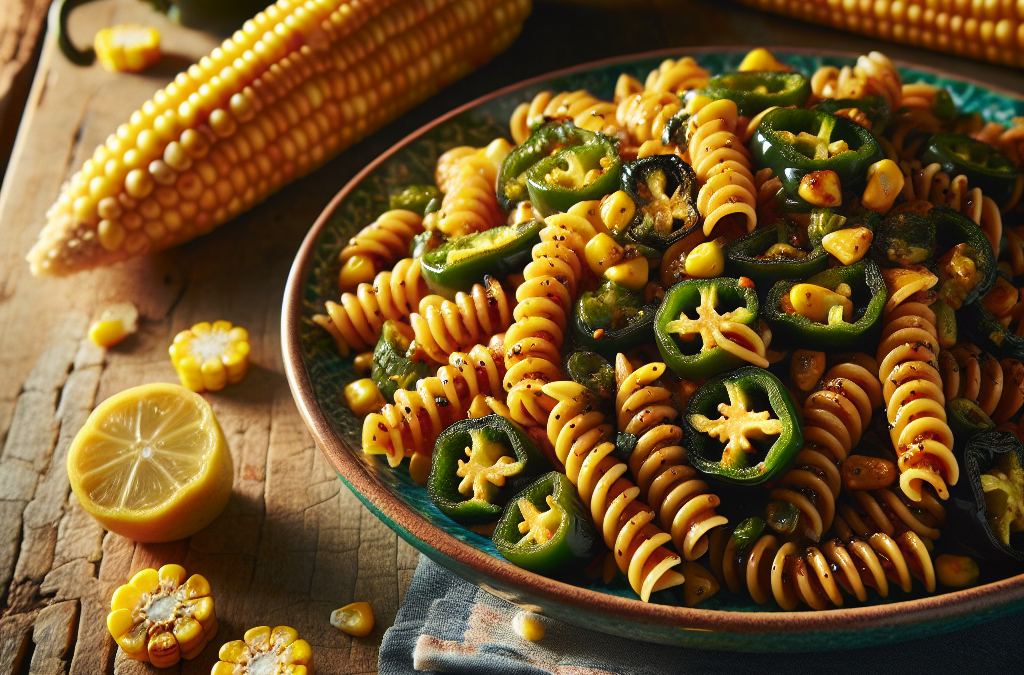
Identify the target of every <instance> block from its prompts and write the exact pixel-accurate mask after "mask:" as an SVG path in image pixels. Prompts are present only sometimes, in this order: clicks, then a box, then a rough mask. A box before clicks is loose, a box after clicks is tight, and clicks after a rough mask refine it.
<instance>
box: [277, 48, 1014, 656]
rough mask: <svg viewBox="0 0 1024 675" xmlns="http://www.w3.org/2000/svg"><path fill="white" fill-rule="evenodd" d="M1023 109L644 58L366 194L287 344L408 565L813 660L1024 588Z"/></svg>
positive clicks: (424, 152)
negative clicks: (413, 559) (406, 552)
mask: <svg viewBox="0 0 1024 675" xmlns="http://www.w3.org/2000/svg"><path fill="white" fill-rule="evenodd" d="M1022 156H1024V98H1022V97H1020V96H1019V95H1017V94H1014V93H1011V92H1006V91H1002V90H999V89H996V88H994V87H989V86H986V85H984V84H981V83H977V82H972V81H968V80H964V79H961V78H957V77H955V76H953V75H949V74H944V73H939V72H935V71H932V70H929V69H926V68H922V67H917V66H912V65H909V64H894V63H893V62H892V61H890V60H889V59H888V58H887V57H885V56H884V55H882V54H880V53H877V52H872V53H870V54H867V55H860V56H858V55H847V54H822V53H820V52H815V53H812V52H809V51H805V50H798V49H790V48H786V49H776V50H771V51H769V50H765V49H761V48H758V49H750V48H734V49H725V48H715V49H692V50H688V51H686V52H685V53H684V52H681V51H680V50H672V51H666V52H657V53H651V54H643V55H638V56H630V57H626V58H618V59H613V60H609V61H602V62H598V63H594V64H588V65H584V66H580V67H577V68H573V69H569V70H565V71H560V72H557V73H552V74H550V75H546V76H543V77H540V78H535V79H533V80H529V81H527V82H524V83H521V84H518V85H515V86H512V87H508V88H505V89H503V90H500V91H498V92H495V93H494V94H491V95H489V96H487V97H484V98H482V99H479V100H477V101H474V102H472V103H470V104H468V105H465V106H463V107H461V108H459V109H457V110H454V111H452V112H451V113H449V114H447V115H445V116H443V117H441V118H439V119H438V120H435V121H434V122H432V123H430V124H428V125H427V126H425V127H423V128H422V129H420V130H419V131H417V132H415V133H413V134H412V135H410V136H409V137H407V138H406V139H404V140H403V141H401V142H400V143H398V144H397V145H396V146H394V147H393V148H392V149H391V150H389V151H388V152H386V153H385V154H384V155H382V156H381V157H380V158H379V159H377V160H376V161H375V162H373V163H372V164H370V165H369V166H367V167H366V168H365V169H364V170H363V171H362V172H361V173H359V174H358V175H357V176H356V177H355V178H354V179H353V180H352V181H351V182H350V183H349V184H348V185H347V186H345V188H344V189H342V190H341V192H339V194H338V195H337V196H336V197H335V198H334V200H333V201H332V202H331V203H330V205H329V206H328V207H327V208H326V210H325V211H324V213H323V214H322V215H321V216H320V218H319V219H318V220H317V222H316V223H315V224H314V226H313V227H312V229H311V230H310V233H309V235H308V236H307V237H306V240H305V241H304V243H303V245H302V248H301V249H300V251H299V253H298V256H297V258H296V261H295V263H294V265H293V268H292V271H291V274H290V276H289V281H288V287H287V290H286V293H285V302H284V309H283V316H282V334H283V336H284V345H283V349H284V357H285V365H286V370H287V375H288V378H289V383H290V385H291V387H292V392H293V395H294V397H295V399H296V402H297V404H298V407H299V410H300V412H301V414H302V415H303V417H304V419H305V421H306V423H307V425H308V426H309V428H310V430H311V432H312V433H313V436H314V438H315V439H316V441H317V443H318V445H319V446H320V448H321V450H322V451H323V452H324V453H325V455H326V457H327V458H328V459H329V461H330V462H331V464H332V465H333V466H334V468H335V469H336V471H337V472H338V475H339V477H340V478H341V480H342V481H343V482H344V483H345V484H346V485H347V486H348V487H349V488H350V489H352V491H353V492H354V493H355V494H356V495H357V496H358V497H359V498H360V499H361V500H362V502H363V503H364V504H365V505H366V506H367V507H368V508H369V509H370V510H371V511H372V512H373V513H374V514H375V515H377V516H378V517H379V518H381V519H382V520H383V521H384V522H385V523H386V524H388V525H389V526H390V527H391V528H392V529H394V530H395V531H396V532H397V533H398V534H399V535H400V536H402V537H403V538H404V539H406V540H407V541H408V542H409V543H411V544H412V545H413V546H415V547H416V548H417V549H418V550H420V551H421V552H423V553H424V554H426V555H427V556H429V557H430V558H432V559H433V560H435V561H437V562H439V563H440V564H442V565H444V566H445V567H447V568H449V569H451V570H453V571H454V572H456V573H458V574H459V575H461V576H462V577H464V578H466V579H467V580H469V581H471V582H472V583H475V584H477V585H479V586H481V587H482V588H485V589H487V590H488V591H490V592H492V593H494V594H495V595H498V596H499V597H502V598H505V599H508V600H509V601H511V602H514V603H516V604H518V605H520V606H523V607H526V608H529V609H531V610H533V611H538V612H542V613H544V614H546V615H549V616H551V617H554V618H558V619H562V620H566V621H569V622H574V623H577V624H581V625H586V626H587V627H590V628H595V629H597V630H601V631H604V632H608V633H614V634H620V635H626V636H629V637H632V638H635V639H640V640H646V641H652V642H660V643H666V644H679V645H688V646H699V647H708V648H720V649H748V650H775V651H780V650H781V651H806V650H808V649H816V648H825V647H828V648H837V647H844V646H857V645H861V644H866V643H868V642H873V643H877V642H892V641H899V640H904V639H910V638H914V637H922V636H924V635H931V634H938V633H941V632H944V631H948V630H952V629H954V628H959V627H963V626H966V625H970V624H973V623H977V622H982V621H986V620H992V619H997V618H998V617H1000V616H1003V615H1005V614H1006V613H1008V612H1011V611H1013V610H1014V609H1016V608H1019V607H1020V604H1021V601H1022V599H1024V574H1022V572H1024V542H1022V539H1021V537H1022V535H1021V534H1020V531H1021V530H1022V529H1024V472H1022V470H1021V461H1022V459H1024V446H1022V445H1021V442H1020V440H1019V439H1020V437H1021V436H1022V433H1024V419H1022V412H1024V363H1022V362H1024V337H1021V336H1022V335H1024V296H1022V295H1021V290H1022V289H1021V286H1022V285H1024V207H1022V206H1021V203H1022V200H1021V199H1020V197H1021V191H1022V188H1024V173H1022V171H1021V162H1022Z"/></svg>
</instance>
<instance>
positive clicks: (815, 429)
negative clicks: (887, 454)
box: [770, 354, 882, 541]
mask: <svg viewBox="0 0 1024 675" xmlns="http://www.w3.org/2000/svg"><path fill="white" fill-rule="evenodd" d="M877 371H878V365H877V364H876V363H875V361H874V359H872V358H871V357H870V356H868V355H867V354H852V355H850V356H849V360H848V361H847V362H845V363H840V364H838V365H836V366H834V367H832V368H831V369H830V370H829V371H828V372H827V373H825V377H824V380H823V383H822V385H821V388H820V389H818V390H817V391H815V392H812V393H811V394H810V395H809V396H808V397H807V400H806V402H805V403H804V407H803V414H804V447H803V449H802V450H801V451H800V454H799V455H797V458H796V462H795V463H794V467H793V469H791V470H790V471H789V472H788V473H787V474H786V475H785V476H783V477H782V478H781V479H780V480H779V481H778V484H777V486H776V487H775V488H773V489H772V491H771V494H770V497H771V499H773V500H779V501H783V502H788V503H790V504H792V505H793V506H795V507H797V508H798V509H799V510H800V525H801V526H802V528H801V529H799V532H800V533H801V534H802V535H804V536H806V537H807V538H808V539H810V540H812V541H821V538H822V536H823V535H824V533H825V532H827V531H828V530H829V528H830V527H832V520H833V518H834V517H835V502H836V499H837V498H838V497H839V490H840V486H841V478H840V474H839V467H841V466H842V464H843V462H845V461H846V458H847V456H848V455H849V454H850V450H851V449H853V448H854V447H856V445H857V443H858V442H860V437H861V434H862V433H863V432H864V431H865V429H867V426H868V424H869V423H870V422H871V411H872V410H873V409H874V408H876V407H878V406H880V405H881V404H882V385H881V383H879V381H878V378H877V377H876V376H875V375H874V373H875V372H877Z"/></svg>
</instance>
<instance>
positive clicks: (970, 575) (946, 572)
mask: <svg viewBox="0 0 1024 675" xmlns="http://www.w3.org/2000/svg"><path fill="white" fill-rule="evenodd" d="M980 573H981V572H980V570H979V569H978V563H976V562H974V560H973V559H972V558H968V557H967V556H965V555H950V554H949V553H943V554H942V555H940V556H939V557H938V558H936V559H935V574H936V575H937V576H938V577H939V583H940V584H942V585H943V586H949V587H951V588H966V587H967V586H973V585H974V584H976V583H978V575H979V574H980Z"/></svg>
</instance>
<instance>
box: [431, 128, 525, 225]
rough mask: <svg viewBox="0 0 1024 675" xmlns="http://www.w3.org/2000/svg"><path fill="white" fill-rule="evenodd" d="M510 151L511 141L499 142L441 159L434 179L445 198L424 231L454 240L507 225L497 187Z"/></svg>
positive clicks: (457, 152)
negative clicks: (505, 159)
mask: <svg viewBox="0 0 1024 675" xmlns="http://www.w3.org/2000/svg"><path fill="white" fill-rule="evenodd" d="M510 149H511V146H510V145H509V143H508V141H505V140H504V139H498V140H497V141H494V142H492V143H491V144H489V145H488V146H487V147H484V148H479V149H474V148H466V147H459V148H454V149H453V150H449V151H448V152H447V153H445V154H444V155H442V156H441V159H439V160H438V165H437V170H436V171H435V172H434V178H435V180H436V181H437V186H438V188H440V190H441V192H443V193H444V198H443V199H442V200H441V209H440V210H439V211H436V212H435V213H431V214H429V215H428V216H427V217H426V218H424V223H423V225H424V227H425V228H427V229H437V230H440V231H441V232H442V233H444V234H445V235H446V236H447V237H450V238H451V237H461V236H464V235H467V234H472V233H474V232H482V231H483V230H489V229H490V228H492V227H497V226H498V225H504V224H505V214H504V213H502V211H501V209H500V208H499V207H498V198H497V196H496V194H495V192H494V184H495V181H497V178H498V170H499V169H500V168H501V162H502V161H503V160H504V158H505V155H507V154H508V151H509V150H510Z"/></svg>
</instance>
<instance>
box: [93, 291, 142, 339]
mask: <svg viewBox="0 0 1024 675" xmlns="http://www.w3.org/2000/svg"><path fill="white" fill-rule="evenodd" d="M138 320H139V310H137V309H135V305H133V304H132V303H130V302H125V303H121V304H119V305H113V306H111V307H108V308H106V309H105V310H103V314H101V315H100V318H99V320H98V321H96V322H95V323H93V324H92V326H91V327H90V328H89V339H90V340H92V341H93V343H94V344H97V345H99V346H100V347H104V348H106V349H109V348H110V347H113V346H114V345H116V344H117V343H118V342H120V341H121V340H123V339H125V338H126V337H128V336H129V335H131V334H132V333H134V332H135V331H136V329H137V328H138Z"/></svg>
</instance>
